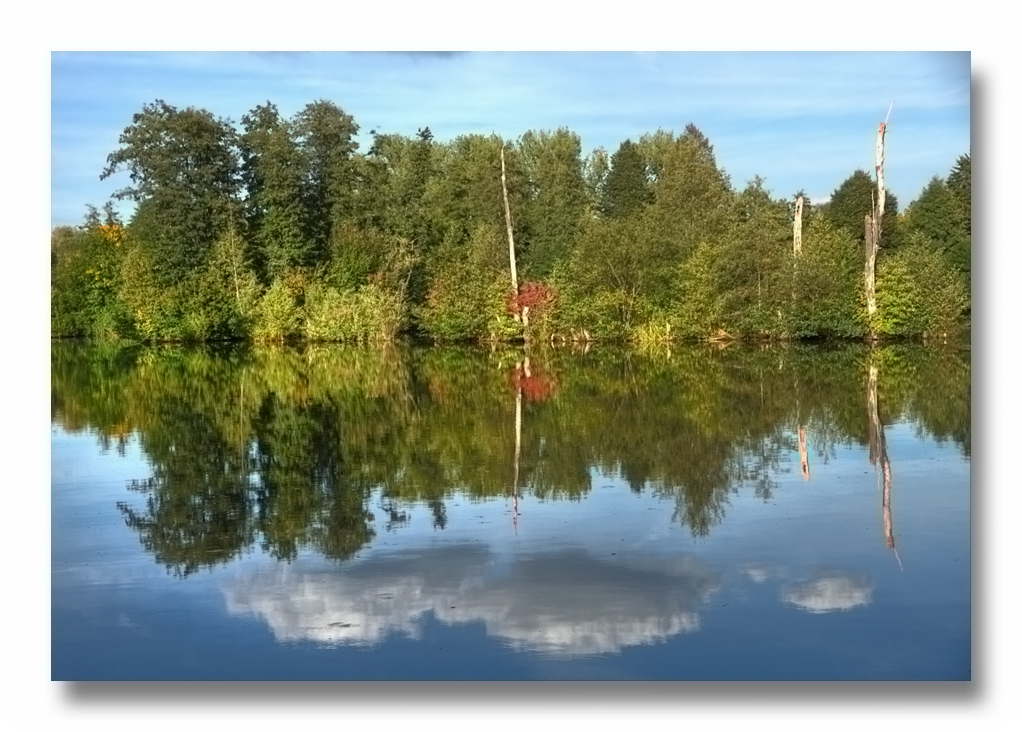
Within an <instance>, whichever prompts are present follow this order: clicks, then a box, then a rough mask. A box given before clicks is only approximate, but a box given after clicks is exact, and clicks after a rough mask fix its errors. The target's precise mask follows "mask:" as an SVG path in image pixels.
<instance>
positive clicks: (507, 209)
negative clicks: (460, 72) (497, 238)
mask: <svg viewBox="0 0 1022 732" xmlns="http://www.w3.org/2000/svg"><path fill="white" fill-rule="evenodd" d="M500 187H501V189H502V190H503V191H504V219H505V221H507V253H508V259H510V260H511V292H512V294H513V295H514V296H515V298H516V299H517V297H518V267H517V266H516V265H515V233H514V229H513V227H512V226H511V205H510V204H509V203H508V201H507V175H506V173H505V170H504V146H503V144H502V145H501V146H500ZM519 317H520V316H519V315H518V313H517V312H516V313H515V319H516V320H518V319H519Z"/></svg>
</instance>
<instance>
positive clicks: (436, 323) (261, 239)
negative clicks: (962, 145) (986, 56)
mask: <svg viewBox="0 0 1022 732" xmlns="http://www.w3.org/2000/svg"><path fill="white" fill-rule="evenodd" d="M358 132H359V126H358V125H357V124H356V122H355V120H354V118H353V117H352V116H351V115H349V114H347V113H346V112H344V110H343V109H341V108H340V107H339V106H337V105H336V104H334V103H332V102H329V101H323V100H319V101H315V102H312V103H310V104H308V105H306V106H305V107H304V108H303V109H301V110H300V111H299V112H298V113H296V114H295V115H293V116H292V117H290V118H285V117H283V116H282V115H281V113H280V112H279V110H278V109H277V107H276V106H275V105H274V104H272V103H270V102H267V103H266V104H264V105H259V106H257V107H255V108H254V109H253V110H251V111H250V112H249V113H247V114H245V115H244V116H243V117H242V119H241V123H240V125H236V124H235V123H233V122H232V121H231V120H229V119H223V118H218V117H216V116H214V115H213V114H211V113H210V112H208V111H206V110H203V109H197V108H193V107H188V108H186V109H178V108H176V107H174V106H171V105H169V104H167V103H166V102H164V101H161V100H157V101H155V102H153V103H152V104H147V105H145V106H144V107H143V109H142V111H141V112H139V113H137V114H135V115H134V117H133V118H132V122H131V124H130V125H129V126H128V127H126V128H125V130H124V132H123V133H122V134H121V136H120V139H119V147H118V148H117V149H116V150H114V151H113V152H112V153H111V154H110V155H109V157H108V161H107V162H108V164H107V167H106V168H105V169H104V170H103V171H102V173H101V178H110V177H114V176H116V177H117V178H118V179H120V178H122V177H123V176H124V174H125V173H126V174H127V183H128V185H126V186H125V187H123V188H121V189H119V190H118V191H116V192H115V193H114V195H113V198H114V199H117V200H126V201H131V202H133V203H134V204H135V207H134V211H133V213H132V215H131V217H130V220H129V221H126V222H125V221H122V220H121V219H120V218H119V217H118V215H117V214H116V211H115V210H114V206H113V205H112V202H109V203H108V204H107V205H106V206H105V207H104V208H103V209H102V210H100V209H97V208H93V207H90V208H89V211H88V213H87V215H86V217H85V221H84V222H83V223H82V224H81V225H80V226H77V227H58V228H56V229H54V230H53V232H52V236H51V332H52V334H53V335H54V336H93V337H112V338H119V339H132V340H137V341H189V340H196V341H206V340H221V339H239V338H240V339H250V340H253V341H257V342H284V341H292V340H309V341H347V342H370V341H389V340H392V339H394V338H395V337H397V336H398V335H400V334H406V333H407V334H416V335H424V336H428V337H430V338H432V339H434V340H436V341H442V342H455V341H481V340H483V341H485V340H489V341H513V340H520V339H527V340H542V341H544V342H546V341H588V340H630V341H635V342H640V343H647V344H653V343H658V342H670V341H674V340H678V339H697V340H698V339H712V338H720V337H727V338H731V337H734V338H772V339H797V338H807V337H844V338H861V337H864V336H867V335H871V336H920V335H940V334H945V333H948V332H950V331H952V330H954V329H955V328H958V327H961V326H962V325H963V324H965V323H967V320H968V317H969V313H970V306H971V299H970V282H971V267H970V261H971V158H970V155H968V154H967V155H963V156H961V157H960V158H959V159H958V160H957V161H956V162H955V163H954V166H953V168H952V169H951V171H950V172H949V174H948V175H947V177H946V178H938V177H935V178H934V179H933V180H932V181H931V182H930V184H929V185H928V186H927V187H926V189H925V190H924V191H923V192H922V194H921V195H920V197H919V199H918V200H916V201H914V202H913V203H912V204H911V205H910V206H909V207H908V208H907V209H906V210H905V211H904V212H900V213H899V211H898V208H897V199H896V196H895V195H893V194H892V193H890V192H888V194H887V197H886V203H885V210H886V211H887V214H888V215H886V216H885V217H884V218H883V233H882V248H881V250H880V256H879V260H878V262H877V274H876V290H877V293H876V296H877V304H878V311H877V313H876V314H875V315H874V316H872V317H870V316H868V315H867V313H866V308H865V306H864V304H863V265H862V263H863V237H864V233H863V217H864V215H865V214H867V213H870V211H871V208H872V205H873V185H874V184H873V181H872V178H871V176H870V174H869V173H866V172H865V171H861V170H857V171H854V172H853V173H852V174H851V175H850V176H849V177H848V178H847V179H846V180H845V181H844V182H843V183H841V184H840V185H839V186H838V187H837V189H835V191H834V193H833V195H832V196H831V198H830V200H829V201H828V202H827V203H826V204H823V205H814V204H813V203H812V202H811V201H809V200H808V196H805V194H804V192H802V191H799V192H797V193H796V194H794V195H793V196H791V197H790V198H787V199H779V198H775V197H773V195H772V194H771V193H770V192H769V191H768V190H767V189H766V188H765V187H764V183H763V181H762V180H761V179H760V178H758V177H757V178H755V179H754V180H752V181H750V182H749V183H748V184H747V185H746V186H745V187H744V188H743V189H741V190H738V189H736V188H735V187H733V186H732V184H731V181H730V179H729V177H728V175H727V174H726V173H725V172H724V171H723V170H722V169H721V168H720V167H719V166H718V165H717V162H716V158H715V156H714V152H713V146H712V145H711V144H710V141H709V140H708V139H707V138H706V137H705V136H704V135H703V134H702V133H701V132H700V131H699V130H698V129H697V128H696V127H695V126H694V125H691V124H690V125H688V126H687V127H686V128H685V129H684V130H683V131H682V132H681V133H680V134H676V133H674V132H671V131H665V130H657V131H656V132H653V133H649V134H646V135H643V136H641V137H640V138H639V139H638V140H637V141H632V140H630V139H629V140H625V141H624V142H622V143H621V144H620V146H619V147H618V149H617V150H616V151H615V152H614V153H613V154H612V155H608V154H607V152H606V151H605V150H603V149H596V150H593V151H592V152H591V153H589V154H587V155H584V154H583V151H582V146H581V140H580V138H579V136H578V135H577V134H575V133H574V132H571V131H570V130H568V129H565V128H561V129H558V130H555V131H538V132H536V131H528V132H526V133H525V134H523V135H521V136H520V137H519V138H518V139H517V140H503V139H501V138H500V137H498V136H497V135H481V134H467V135H461V136H458V137H456V138H455V139H453V140H451V141H450V142H440V141H438V140H436V139H434V137H433V135H432V133H431V132H430V130H429V128H428V127H425V128H421V129H420V130H419V132H418V133H417V134H415V135H412V136H405V135H400V134H393V133H384V132H378V131H376V130H371V131H370V137H371V139H372V144H371V146H370V148H369V149H368V150H366V151H365V152H362V151H360V150H359V145H358V143H357V142H356V136H357V134H358ZM800 196H801V200H802V204H801V209H800V220H801V224H802V229H803V233H802V243H801V247H800V251H798V252H796V251H795V250H794V249H793V246H792V237H793V222H794V220H795V206H796V200H797V199H799V197H800ZM509 239H511V240H512V241H513V245H512V247H511V248H510V251H509ZM515 262H516V263H517V272H518V274H519V276H518V277H516V278H514V282H515V285H514V287H513V286H512V277H511V272H512V271H513V270H512V268H513V267H515Z"/></svg>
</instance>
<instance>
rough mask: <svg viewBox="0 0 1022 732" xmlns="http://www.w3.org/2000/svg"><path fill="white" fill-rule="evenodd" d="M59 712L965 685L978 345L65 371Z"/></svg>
mask: <svg viewBox="0 0 1022 732" xmlns="http://www.w3.org/2000/svg"><path fill="white" fill-rule="evenodd" d="M51 384H52V408H51V415H52V417H51V418H52V427H51V476H52V480H51V487H52V514H51V522H52V580H51V582H52V676H53V678H54V679H103V680H125V679H185V680H205V679H227V680H236V679H270V680H298V679H373V680H377V679H385V680H389V679H428V680H432V679H437V680H446V679H450V680H476V679H496V680H505V679H529V680H531V679H572V680H577V679H664V680H668V679H670V680H673V679H706V680H731V679H735V680H759V679H781V680H816V679H823V680H832V679H833V680H838V679H839V680H845V679H913V680H915V679H969V678H970V677H971V627H970V626H971V598H970V510H969V506H970V448H971V442H970V436H971V430H970V409H971V404H970V387H971V367H970V351H969V349H968V346H967V345H966V346H961V345H959V346H954V345H952V346H940V347H924V346H908V345H900V346H885V347H880V348H874V349H872V350H870V349H868V348H866V347H862V346H842V347H784V348H778V347H774V348H765V349H764V348H755V349H753V348H740V347H734V346H733V347H730V348H726V349H724V350H722V351H718V350H713V349H709V348H706V347H691V348H683V349H676V350H674V351H659V352H653V353H646V354H640V353H636V352H633V351H626V350H617V349H612V348H598V349H592V350H591V351H589V352H586V353H581V352H571V351H569V350H558V351H553V352H543V351H540V352H536V353H531V354H529V358H528V359H526V358H525V354H524V353H521V352H515V351H504V352H489V351H483V350H473V349H453V348H451V349H441V348H391V349H358V348H343V347H316V348H307V349H303V350H294V349H276V350H274V349H252V348H245V347H237V348H227V349H209V348H178V347H175V348H129V349H124V348H121V349H119V348H116V347H112V346H86V345H81V344H70V343H59V342H58V343H54V344H53V345H52V350H51Z"/></svg>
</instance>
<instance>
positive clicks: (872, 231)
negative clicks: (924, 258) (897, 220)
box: [864, 214, 880, 331]
mask: <svg viewBox="0 0 1022 732" xmlns="http://www.w3.org/2000/svg"><path fill="white" fill-rule="evenodd" d="M864 228H865V233H866V247H865V248H866V272H865V284H866V312H867V313H868V314H869V317H870V320H871V321H872V318H873V315H874V313H876V311H877V287H876V266H877V252H878V251H879V250H880V245H879V243H878V242H877V239H876V233H877V229H876V227H874V225H873V214H866V220H865V222H864ZM870 330H871V331H872V326H871V328H870Z"/></svg>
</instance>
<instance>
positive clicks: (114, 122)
mask: <svg viewBox="0 0 1022 732" xmlns="http://www.w3.org/2000/svg"><path fill="white" fill-rule="evenodd" d="M970 72H971V70H970V55H969V53H967V52H965V53H875V52H866V53H808V52H802V53H682V52H666V53H652V52H634V53H633V52H608V53H589V52H565V53H544V52H528V53H497V52H475V53H456V54H442V53H378V52H357V53H243V52H231V53H191V52H189V53H113V52H109V53H53V54H52V56H51V77H50V84H51V97H50V104H51V225H54V226H56V225H61V224H77V223H79V222H80V221H81V220H82V217H83V215H84V213H85V207H86V204H93V205H97V206H101V205H102V204H103V203H104V202H106V201H107V200H108V198H109V196H110V194H111V193H112V192H113V191H114V190H116V189H117V188H120V187H122V186H123V185H125V184H126V181H127V174H126V173H121V174H119V175H115V176H113V177H111V178H110V179H108V180H106V181H100V180H99V173H100V171H101V170H102V169H103V167H104V164H105V161H106V156H107V155H108V154H109V153H110V152H111V151H113V150H114V149H116V147H117V138H118V135H119V134H120V133H121V131H122V130H123V129H124V127H126V126H127V125H128V124H130V122H131V116H132V114H134V113H135V112H138V111H140V110H141V108H142V106H143V105H144V104H146V103H149V102H152V101H153V100H155V99H163V100H165V101H166V102H168V103H169V104H172V105H174V106H177V107H181V108H183V107H188V106H194V107H201V108H204V109H208V110H209V111H211V112H212V113H214V114H216V115H218V116H222V117H228V118H230V119H231V120H233V121H234V122H235V123H238V122H240V119H241V117H242V115H243V114H245V113H246V112H247V111H249V110H251V109H252V108H253V107H254V106H256V105H257V104H262V103H265V102H266V101H267V100H269V101H272V102H273V103H274V104H276V105H277V106H278V107H279V108H280V110H281V112H282V113H283V114H284V115H287V116H290V115H292V114H294V113H295V112H296V111H298V110H299V109H300V108H301V107H303V106H304V105H305V104H307V103H309V102H312V101H314V100H316V99H328V100H330V101H333V102H335V103H336V104H338V105H339V106H340V107H341V108H343V109H344V110H345V111H346V112H348V113H349V114H351V115H353V116H354V118H355V121H356V122H357V123H358V124H359V126H360V128H361V134H360V142H361V143H362V144H361V150H363V151H364V150H366V149H367V148H368V139H369V137H368V132H369V130H370V129H376V130H379V131H382V132H397V133H402V134H408V135H410V134H414V133H415V131H416V130H417V129H418V128H420V127H426V126H428V127H429V128H430V129H431V130H432V131H433V133H434V135H435V136H436V137H437V138H438V139H439V140H442V141H446V140H450V139H453V138H454V137H456V136H457V135H459V134H466V133H484V134H489V133H491V132H496V133H497V134H499V135H501V136H502V137H504V138H505V139H514V138H517V137H518V136H520V135H521V134H523V133H524V132H526V131H528V130H540V129H556V128H557V127H562V126H564V127H568V128H569V129H571V130H572V131H574V132H577V133H578V134H579V135H580V136H581V138H582V145H583V152H584V153H588V152H589V151H590V150H592V149H593V148H595V147H603V148H605V149H607V150H608V151H609V152H611V153H612V152H613V151H614V150H616V149H617V146H618V145H619V144H620V143H621V142H622V141H623V140H625V139H627V138H631V139H632V140H636V139H638V138H639V137H640V136H641V135H643V134H644V133H648V132H655V131H656V130H657V129H666V130H673V131H676V132H681V131H682V130H683V129H684V127H685V125H686V124H688V123H689V122H692V123H694V124H695V125H696V126H697V127H698V128H699V129H700V130H702V132H703V133H704V134H705V135H706V136H707V137H708V138H709V139H710V142H711V143H712V144H713V146H714V150H715V152H716V154H717V161H718V163H719V165H720V166H721V167H722V168H723V169H724V170H725V171H726V172H727V173H728V174H729V175H730V177H731V182H732V185H734V186H735V187H736V188H741V187H743V186H744V185H745V183H746V182H747V181H748V180H749V179H751V178H752V177H753V176H755V175H759V176H761V177H762V178H764V179H765V181H766V187H767V188H768V189H769V190H771V192H772V193H773V194H774V195H775V196H778V197H781V196H788V195H790V194H792V193H794V192H795V191H797V190H799V189H805V190H806V191H807V192H808V193H809V195H810V197H811V198H812V199H813V200H816V201H822V200H825V199H826V198H828V197H829V196H830V194H831V193H832V192H833V190H834V189H835V188H836V187H837V186H838V185H840V183H841V182H842V181H843V180H844V179H845V178H847V177H848V175H850V174H851V173H852V172H853V171H854V170H855V169H856V168H862V169H865V170H868V171H871V170H872V167H873V155H874V146H875V135H876V127H877V125H878V123H879V122H881V121H882V120H883V119H884V117H885V115H886V114H887V110H888V107H889V105H890V104H891V102H892V101H893V102H894V109H893V111H892V113H891V119H890V124H889V127H888V134H887V138H886V145H887V156H886V166H885V174H886V182H887V186H888V189H889V190H890V191H892V192H893V193H894V194H895V195H896V196H897V197H898V202H899V205H900V206H901V207H902V208H904V207H905V206H906V205H907V204H909V203H911V201H912V200H913V199H915V198H916V197H917V196H918V194H919V193H920V191H921V190H922V189H923V187H924V186H925V185H926V183H927V182H928V181H929V180H930V178H932V177H933V176H934V175H939V176H945V175H947V173H948V171H949V170H950V169H951V167H952V165H953V164H954V162H955V160H956V159H957V158H958V156H959V155H961V154H963V153H967V152H969V151H970ZM124 210H125V211H127V209H124Z"/></svg>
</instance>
